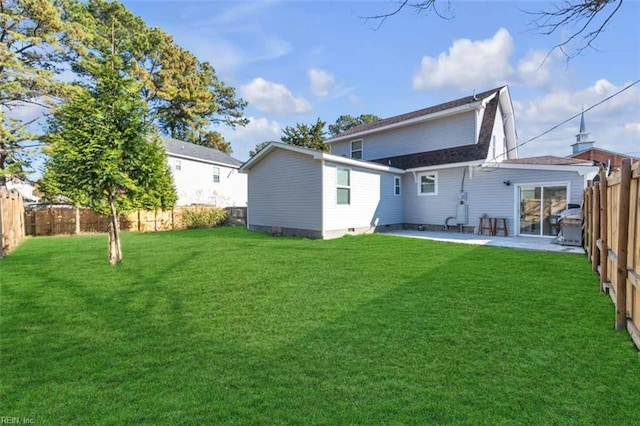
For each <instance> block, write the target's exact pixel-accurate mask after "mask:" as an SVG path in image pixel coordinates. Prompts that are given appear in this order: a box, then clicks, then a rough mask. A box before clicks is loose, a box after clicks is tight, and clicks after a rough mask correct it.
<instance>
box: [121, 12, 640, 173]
mask: <svg viewBox="0 0 640 426" xmlns="http://www.w3.org/2000/svg"><path fill="white" fill-rule="evenodd" d="M124 3H125V5H126V6H127V7H128V8H130V9H131V10H132V11H133V12H134V13H136V14H138V15H140V16H141V17H142V18H143V19H144V20H145V21H146V22H147V24H149V25H150V26H158V27H161V28H163V29H164V30H165V31H166V32H168V33H169V34H171V35H173V37H174V38H175V40H176V42H177V43H178V44H180V45H181V46H183V47H185V48H187V49H189V50H190V51H192V52H193V53H194V54H196V56H198V58H199V59H200V60H203V61H209V62H210V63H211V64H212V65H213V66H214V67H215V69H216V70H217V72H218V75H219V76H220V78H221V79H222V80H223V81H225V82H226V83H227V84H229V85H232V86H234V87H236V89H237V90H238V93H239V94H240V95H241V96H242V97H243V98H244V99H246V100H247V101H249V107H248V108H247V109H246V116H248V117H250V119H251V123H250V124H249V125H248V126H247V127H246V128H242V129H239V130H235V131H233V130H231V129H228V128H225V127H218V128H217V130H219V131H221V132H222V133H223V134H224V135H225V137H226V138H227V140H229V141H230V142H231V144H232V147H233V150H234V154H233V155H234V156H235V157H236V158H238V159H240V160H246V159H247V158H248V151H249V150H250V149H252V148H253V147H254V146H255V145H256V144H257V143H259V142H262V141H264V140H278V139H279V137H280V130H281V129H282V128H284V127H285V126H287V125H294V124H295V123H296V122H305V123H311V122H315V120H316V118H321V119H322V120H325V121H327V122H328V124H330V123H333V122H334V121H335V120H336V118H337V117H338V116H340V115H341V114H352V115H359V114H362V113H373V114H377V115H378V116H380V117H388V116H392V115H397V114H402V113H405V112H409V111H412V110H415V109H419V108H424V107H426V106H430V105H433V104H436V103H440V102H444V101H447V100H451V99H455V98H458V97H461V96H467V95H469V94H471V93H472V91H473V90H474V89H475V90H476V91H484V90H487V89H490V88H492V87H496V86H498V85H502V84H509V86H510V91H511V95H512V98H513V102H514V106H515V108H516V125H517V130H518V135H519V139H520V142H523V141H525V140H527V139H529V138H531V137H533V136H536V135H537V134H539V133H541V132H543V131H545V130H547V129H548V128H550V127H552V126H553V125H555V124H557V123H559V122H560V121H563V120H564V119H566V118H568V117H570V116H571V115H573V114H576V113H578V112H580V109H581V107H582V105H583V104H584V105H585V107H588V106H590V105H592V104H594V103H596V102H597V101H599V100H601V99H603V98H605V97H607V96H608V95H610V94H612V93H614V92H615V91H617V90H619V89H621V88H623V87H624V86H626V85H627V84H629V83H631V82H633V81H635V80H637V79H639V78H640V24H639V23H640V2H638V1H635V0H627V1H626V2H625V3H624V4H623V6H622V8H621V10H620V11H619V12H618V14H617V15H616V16H615V18H614V19H613V21H612V22H611V24H610V25H609V26H608V27H607V28H606V31H605V32H604V33H603V34H601V36H600V37H599V38H598V39H597V41H596V42H595V46H596V47H597V48H598V50H597V51H596V50H587V51H585V52H584V53H583V54H582V55H581V56H578V57H576V58H574V59H572V60H570V61H566V59H565V58H563V57H562V56H561V55H559V54H552V55H551V56H550V57H549V58H548V59H547V61H546V62H544V64H542V58H543V57H544V55H546V53H547V52H548V51H549V50H550V49H551V48H552V47H553V46H554V45H555V44H557V43H559V42H561V41H563V40H564V38H565V37H567V34H568V32H567V31H565V32H562V33H558V34H553V35H550V36H545V35H541V34H539V33H536V32H535V31H531V27H530V25H529V23H530V20H531V16H530V15H527V14H526V13H525V12H523V10H526V11H538V10H541V9H543V8H546V7H549V6H550V5H551V2H549V1H542V0H541V1H535V2H509V1H455V0H452V1H451V6H452V10H451V12H450V15H452V16H453V18H452V19H450V20H444V19H441V18H439V17H437V16H435V15H434V14H432V13H431V14H416V13H415V12H413V11H411V10H405V11H402V12H401V13H399V14H398V15H396V16H393V17H391V18H389V19H388V20H386V22H384V23H383V24H382V26H381V27H380V28H378V29H376V27H377V26H378V24H379V22H377V21H367V20H365V19H362V18H361V17H362V16H366V15H373V14H377V13H382V12H387V11H390V10H393V8H394V7H395V6H396V4H397V3H394V2H392V1H386V0H380V1H375V2H370V1H355V2H347V1H338V0H333V1H302V0H300V1H266V0H265V1H259V2H251V1H234V2H225V1H194V2H185V1H150V0H149V1H141V0H137V1H125V2H124ZM443 3H444V2H443ZM541 64H542V65H541ZM586 123H587V130H588V131H590V132H591V136H592V138H593V139H595V141H596V146H598V147H601V148H604V149H609V150H614V151H618V152H623V153H635V154H636V155H639V156H640V84H638V85H636V86H634V87H632V88H631V89H629V90H627V91H626V92H624V93H623V94H621V95H619V96H617V97H616V98H614V99H612V100H611V101H609V102H607V103H605V104H603V105H602V106H600V107H598V108H596V109H594V110H592V111H590V112H588V113H587V115H586ZM578 125H579V119H575V120H573V121H572V122H570V123H567V124H566V125H565V126H563V127H561V128H559V129H558V130H556V131H554V132H552V133H550V134H549V135H547V136H545V137H544V138H541V139H539V140H536V141H535V142H532V143H529V144H527V145H526V146H523V147H522V149H521V150H520V156H533V155H543V154H552V155H562V156H564V155H569V154H570V144H571V143H573V142H574V137H573V135H574V134H575V133H576V132H577V129H578Z"/></svg>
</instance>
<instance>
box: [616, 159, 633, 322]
mask: <svg viewBox="0 0 640 426" xmlns="http://www.w3.org/2000/svg"><path fill="white" fill-rule="evenodd" d="M620 173H621V175H620V201H619V203H618V207H619V209H620V210H619V211H618V223H617V226H618V248H617V250H616V254H617V261H616V330H626V329H627V245H628V238H629V235H628V234H629V205H630V203H629V202H630V201H631V200H630V198H631V160H630V159H625V160H623V161H622V168H621V170H620Z"/></svg>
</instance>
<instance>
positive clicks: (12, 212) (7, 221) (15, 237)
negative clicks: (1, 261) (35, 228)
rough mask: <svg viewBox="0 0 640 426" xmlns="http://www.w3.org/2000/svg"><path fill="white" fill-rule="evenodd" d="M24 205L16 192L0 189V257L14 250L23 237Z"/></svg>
mask: <svg viewBox="0 0 640 426" xmlns="http://www.w3.org/2000/svg"><path fill="white" fill-rule="evenodd" d="M23 217H24V204H23V202H22V197H21V196H20V194H19V193H18V192H16V191H7V190H6V188H5V187H0V243H1V246H0V257H2V256H4V255H6V254H7V253H9V252H10V251H11V250H13V249H14V248H16V247H17V246H18V244H20V242H21V241H22V238H23V237H24V221H23Z"/></svg>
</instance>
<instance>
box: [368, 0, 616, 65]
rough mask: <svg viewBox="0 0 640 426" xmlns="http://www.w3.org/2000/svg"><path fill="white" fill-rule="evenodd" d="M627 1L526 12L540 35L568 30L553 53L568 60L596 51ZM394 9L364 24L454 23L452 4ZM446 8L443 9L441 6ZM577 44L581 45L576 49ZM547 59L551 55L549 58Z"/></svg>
mask: <svg viewBox="0 0 640 426" xmlns="http://www.w3.org/2000/svg"><path fill="white" fill-rule="evenodd" d="M623 1H624V0H563V1H560V2H553V3H551V6H550V7H549V8H547V9H543V10H540V11H523V12H524V13H527V14H529V15H531V17H532V19H531V22H530V24H531V26H532V27H533V28H534V29H535V30H537V31H539V32H540V33H541V34H544V35H550V34H553V33H555V32H556V31H559V30H562V29H564V28H568V29H569V30H570V32H569V34H570V35H569V36H568V37H567V38H566V39H565V40H564V41H562V42H561V43H558V44H556V45H555V46H554V47H553V48H552V49H551V50H550V51H549V54H551V52H553V51H554V50H556V49H559V50H560V51H561V52H562V53H563V54H564V55H565V56H566V57H567V59H571V58H574V57H576V56H578V55H580V54H581V53H582V52H583V51H584V50H585V49H587V48H594V46H593V42H594V41H595V40H596V39H597V38H598V36H599V35H600V34H601V33H602V32H604V30H605V29H606V27H607V25H608V24H609V22H610V21H611V19H612V18H613V16H614V15H615V14H616V13H617V12H618V11H619V10H620V7H621V6H622V3H623ZM397 3H398V5H397V7H396V8H395V9H393V10H391V11H390V12H388V13H381V14H378V15H370V16H362V17H361V18H363V19H365V20H367V21H368V20H374V21H378V22H379V23H378V26H377V27H376V29H378V28H380V27H381V26H382V24H384V22H385V21H386V20H387V18H389V17H391V16H394V15H397V14H398V13H400V12H401V11H402V10H403V9H412V10H414V11H415V12H417V13H424V12H433V13H435V14H436V15H437V16H439V17H440V18H443V19H447V20H449V19H452V18H453V13H452V9H451V2H450V0H400V1H398V2H397ZM441 4H443V5H444V7H443V8H439V5H441ZM574 42H577V43H578V44H577V45H576V46H574ZM547 56H548V55H547Z"/></svg>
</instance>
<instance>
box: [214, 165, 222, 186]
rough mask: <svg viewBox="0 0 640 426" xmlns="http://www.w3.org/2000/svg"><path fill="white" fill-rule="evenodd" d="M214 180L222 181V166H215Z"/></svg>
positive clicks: (216, 181)
mask: <svg viewBox="0 0 640 426" xmlns="http://www.w3.org/2000/svg"><path fill="white" fill-rule="evenodd" d="M213 182H214V183H218V182H220V167H214V168H213Z"/></svg>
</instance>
